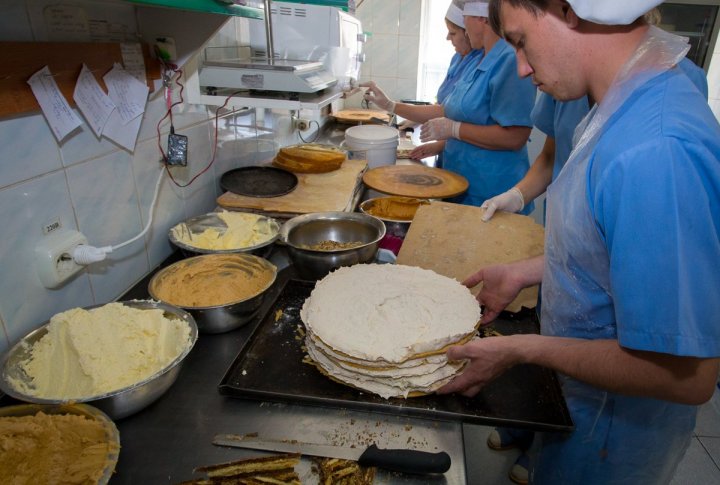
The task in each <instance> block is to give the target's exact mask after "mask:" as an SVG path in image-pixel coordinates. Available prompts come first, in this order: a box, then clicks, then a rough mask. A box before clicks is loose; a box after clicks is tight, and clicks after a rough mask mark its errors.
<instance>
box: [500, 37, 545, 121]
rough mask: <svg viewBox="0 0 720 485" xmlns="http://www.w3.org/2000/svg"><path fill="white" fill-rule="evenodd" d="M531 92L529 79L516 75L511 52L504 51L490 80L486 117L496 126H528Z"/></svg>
mask: <svg viewBox="0 0 720 485" xmlns="http://www.w3.org/2000/svg"><path fill="white" fill-rule="evenodd" d="M535 93H536V89H535V85H533V83H532V81H531V80H530V78H525V79H521V78H520V77H519V76H518V73H517V63H516V62H515V53H514V52H513V51H512V50H508V51H507V52H506V53H505V54H504V55H503V58H502V59H501V61H500V62H498V63H497V70H496V72H495V73H493V76H492V78H491V81H490V100H491V101H490V117H491V118H492V119H493V120H495V122H496V123H497V124H498V125H500V126H527V127H532V125H533V124H532V120H531V119H530V113H531V112H532V109H533V105H534V104H535Z"/></svg>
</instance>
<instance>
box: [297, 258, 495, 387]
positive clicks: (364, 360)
mask: <svg viewBox="0 0 720 485" xmlns="http://www.w3.org/2000/svg"><path fill="white" fill-rule="evenodd" d="M300 316H301V318H302V320H303V322H304V323H305V327H306V337H305V344H306V348H307V352H308V355H309V356H310V357H311V359H312V360H313V363H314V364H315V365H316V366H317V367H318V368H319V369H320V370H321V372H323V373H325V374H327V375H328V376H329V377H331V378H332V379H335V380H337V381H340V382H343V383H346V384H349V385H351V386H354V387H357V388H360V389H363V390H366V391H370V392H373V393H375V394H379V395H380V396H382V397H385V398H388V397H399V396H402V397H408V396H410V397H412V396H417V395H423V394H427V393H430V392H434V391H435V390H436V389H438V388H439V387H441V386H442V385H443V384H445V383H447V382H448V381H450V379H452V378H453V377H454V376H455V375H456V374H457V373H458V372H459V371H460V370H461V369H462V367H463V365H464V363H462V362H448V360H447V357H446V354H445V352H446V351H447V348H448V347H449V346H451V345H455V344H460V343H464V342H467V341H469V340H470V339H472V338H473V337H474V336H475V334H476V332H477V327H478V325H479V321H480V316H481V315H480V306H479V305H478V303H477V301H476V300H475V298H474V297H473V295H472V294H471V293H470V290H469V289H467V288H466V287H464V286H463V285H461V284H460V283H459V282H457V281H456V280H454V279H452V278H448V277H445V276H442V275H439V274H437V273H435V272H433V271H430V270H425V269H422V268H417V267H414V266H403V265H391V264H360V265H355V266H350V267H344V268H340V269H338V270H336V271H334V272H332V273H330V274H329V275H328V276H326V277H325V278H323V279H322V280H320V281H319V282H318V283H317V285H316V286H315V288H314V289H313V291H312V293H311V295H310V297H309V298H308V299H307V300H306V301H305V303H304V305H303V308H302V310H301V312H300Z"/></svg>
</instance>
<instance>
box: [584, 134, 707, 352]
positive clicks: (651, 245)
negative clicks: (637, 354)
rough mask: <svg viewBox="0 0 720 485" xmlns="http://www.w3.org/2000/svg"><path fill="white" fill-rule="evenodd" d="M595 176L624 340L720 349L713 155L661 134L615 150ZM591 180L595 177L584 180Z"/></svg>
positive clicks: (640, 346)
mask: <svg viewBox="0 0 720 485" xmlns="http://www.w3.org/2000/svg"><path fill="white" fill-rule="evenodd" d="M590 174H591V177H596V180H597V185H596V190H595V192H594V193H589V194H588V195H589V202H590V204H591V208H592V209H591V210H593V213H594V215H595V218H596V223H597V224H598V228H599V230H600V231H601V234H602V236H603V237H604V238H605V240H606V244H607V247H608V252H609V256H610V285H611V288H612V295H613V299H614V304H615V309H616V310H615V311H616V319H617V331H618V340H619V342H620V344H621V345H622V346H624V347H628V348H632V349H636V350H646V351H653V352H662V353H669V354H674V355H685V356H695V357H716V356H719V355H720V325H718V316H720V271H718V262H719V261H720V163H719V162H718V160H717V157H716V156H715V154H713V153H711V152H710V151H709V150H708V149H707V148H705V147H703V146H702V145H700V144H693V143H690V142H686V141H681V140H679V139H677V138H673V137H664V138H662V139H661V140H657V139H656V140H654V141H653V142H652V143H645V144H641V145H638V146H637V147H635V148H633V149H632V150H628V151H626V152H623V153H621V154H620V155H619V156H617V157H616V158H615V160H613V162H611V163H610V164H609V165H608V166H607V168H606V169H604V170H603V171H602V173H594V170H593V165H592V164H591V166H590ZM591 185H592V184H591Z"/></svg>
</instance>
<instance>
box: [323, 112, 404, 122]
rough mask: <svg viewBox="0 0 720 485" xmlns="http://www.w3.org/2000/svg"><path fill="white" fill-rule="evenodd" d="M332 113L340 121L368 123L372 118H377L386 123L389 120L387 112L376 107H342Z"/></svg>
mask: <svg viewBox="0 0 720 485" xmlns="http://www.w3.org/2000/svg"><path fill="white" fill-rule="evenodd" d="M332 115H333V117H335V119H336V120H337V121H338V122H340V123H350V124H357V123H369V122H371V121H372V118H377V119H379V120H382V121H384V122H386V123H388V122H389V121H390V114H389V113H387V112H386V111H381V110H376V109H343V110H340V111H338V112H337V113H333V114H332Z"/></svg>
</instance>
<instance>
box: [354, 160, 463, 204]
mask: <svg viewBox="0 0 720 485" xmlns="http://www.w3.org/2000/svg"><path fill="white" fill-rule="evenodd" d="M363 182H364V183H365V185H367V186H368V187H370V188H371V189H374V190H377V191H378V192H383V193H385V194H390V195H402V196H405V197H417V198H419V199H445V198H448V197H455V196H456V195H460V194H462V193H463V192H465V191H466V190H467V188H468V181H467V179H466V178H465V177H463V176H462V175H458V174H456V173H454V172H450V171H449V170H443V169H441V168H434V167H426V166H424V165H420V164H413V165H388V166H383V167H377V168H373V169H372V170H368V171H367V172H365V175H364V176H363Z"/></svg>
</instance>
